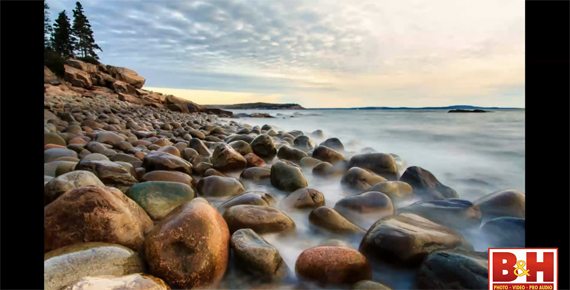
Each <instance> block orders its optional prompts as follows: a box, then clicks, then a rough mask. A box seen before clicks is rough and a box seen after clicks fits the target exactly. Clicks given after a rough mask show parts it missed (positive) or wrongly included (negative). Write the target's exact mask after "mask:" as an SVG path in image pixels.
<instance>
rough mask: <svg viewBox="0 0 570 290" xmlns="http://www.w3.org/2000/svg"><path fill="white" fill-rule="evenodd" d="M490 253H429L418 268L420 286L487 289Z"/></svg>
mask: <svg viewBox="0 0 570 290" xmlns="http://www.w3.org/2000/svg"><path fill="white" fill-rule="evenodd" d="M488 263H489V262H488V260H487V253H479V252H472V251H471V252H467V251H457V250H455V251H450V250H442V251H436V252H433V253H431V254H429V255H428V256H427V257H426V259H425V260H424V261H423V262H422V264H421V266H420V270H419V271H418V276H417V284H418V287H419V289H486V287H488V285H489V281H488V277H489V269H488Z"/></svg>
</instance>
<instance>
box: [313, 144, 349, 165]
mask: <svg viewBox="0 0 570 290" xmlns="http://www.w3.org/2000/svg"><path fill="white" fill-rule="evenodd" d="M313 158H316V159H319V160H322V161H326V162H328V163H330V164H333V165H334V164H336V163H337V162H340V161H344V156H342V154H340V153H339V152H337V151H335V150H334V149H332V148H329V147H326V146H323V145H321V146H319V147H317V148H315V150H314V151H313Z"/></svg>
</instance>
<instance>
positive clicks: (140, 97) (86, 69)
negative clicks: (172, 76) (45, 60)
mask: <svg viewBox="0 0 570 290" xmlns="http://www.w3.org/2000/svg"><path fill="white" fill-rule="evenodd" d="M63 66H64V67H63V68H64V71H65V73H64V77H63V79H59V78H58V77H57V76H56V75H55V74H54V73H53V72H52V71H51V70H50V69H49V68H47V67H46V66H44V83H45V84H44V93H45V94H46V97H51V96H63V95H66V96H67V95H69V94H70V93H72V92H74V93H75V94H73V95H76V94H77V93H78V94H80V95H84V96H89V97H101V96H102V97H105V98H110V99H118V100H121V101H124V102H128V103H132V104H136V105H141V106H152V107H155V108H159V109H161V108H167V109H170V110H171V111H175V112H181V113H194V112H197V113H207V114H215V115H220V116H223V117H234V115H233V113H232V112H231V111H227V110H222V109H219V108H212V107H205V106H202V105H198V104H196V103H194V102H192V101H190V100H185V99H182V98H178V97H176V96H173V95H163V94H161V93H158V92H152V91H148V90H144V89H142V87H143V86H144V84H145V82H146V79H145V78H144V77H142V76H140V75H138V74H137V73H136V72H135V71H133V70H131V69H128V68H124V67H116V66H111V65H106V66H105V65H104V64H99V65H94V64H91V63H87V62H83V61H81V60H78V59H68V60H67V62H66V64H64V65H63ZM69 91H71V92H69Z"/></svg>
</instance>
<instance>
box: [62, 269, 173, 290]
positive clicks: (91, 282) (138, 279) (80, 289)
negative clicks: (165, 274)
mask: <svg viewBox="0 0 570 290" xmlns="http://www.w3.org/2000/svg"><path fill="white" fill-rule="evenodd" d="M118 289H138V290H170V287H168V285H166V283H164V281H162V280H161V279H159V278H156V277H153V276H151V275H147V274H142V273H136V274H130V275H125V276H113V275H105V276H96V277H85V278H82V279H80V280H79V281H77V282H75V283H73V284H71V285H69V286H68V287H67V288H65V289H64V290H118Z"/></svg>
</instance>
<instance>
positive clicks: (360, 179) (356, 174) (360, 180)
mask: <svg viewBox="0 0 570 290" xmlns="http://www.w3.org/2000/svg"><path fill="white" fill-rule="evenodd" d="M385 181H388V180H386V178H384V177H382V176H380V175H377V174H375V173H374V172H371V171H370V170H366V169H363V168H360V167H352V168H350V169H349V170H348V171H347V172H346V173H345V174H344V175H343V176H342V179H341V180H340V183H341V184H342V185H343V186H344V187H347V188H349V189H352V190H356V191H365V190H369V189H370V188H371V187H372V186H373V185H374V184H377V183H380V182H385Z"/></svg>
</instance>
